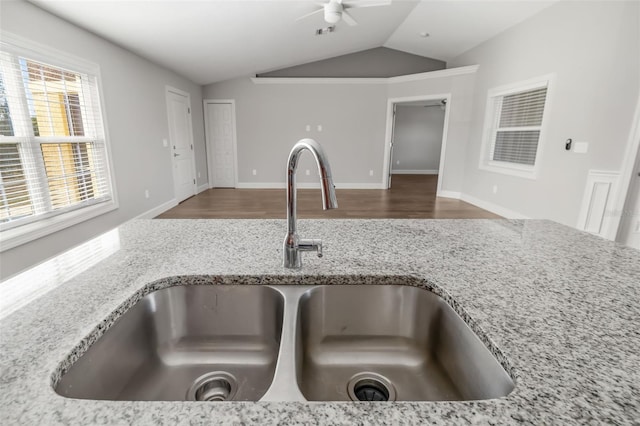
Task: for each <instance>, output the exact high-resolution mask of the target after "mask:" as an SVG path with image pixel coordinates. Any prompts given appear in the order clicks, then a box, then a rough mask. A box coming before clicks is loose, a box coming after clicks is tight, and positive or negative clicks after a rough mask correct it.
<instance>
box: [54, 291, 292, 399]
mask: <svg viewBox="0 0 640 426" xmlns="http://www.w3.org/2000/svg"><path fill="white" fill-rule="evenodd" d="M283 310H284V299H283V297H282V295H281V294H280V293H279V292H278V291H276V290H274V289H273V288H270V287H266V286H208V285H201V286H200V285H198V286H178V287H169V288H165V289H162V290H158V291H154V292H153V293H150V294H148V295H147V296H145V297H144V298H142V299H141V300H140V301H139V302H138V303H137V304H135V305H134V306H133V307H132V308H131V309H129V310H128V311H127V312H126V313H125V314H124V315H122V316H121V317H120V318H119V320H118V321H117V322H116V323H115V324H114V325H113V326H112V327H111V328H109V329H108V330H107V331H106V333H105V334H104V335H103V336H102V337H101V338H100V339H99V340H98V341H97V342H96V343H95V344H93V345H92V346H91V347H90V348H89V349H88V351H87V352H86V353H85V354H84V355H83V356H82V357H80V358H79V359H78V361H77V362H76V363H75V364H73V365H72V366H71V368H70V369H69V371H68V372H67V373H66V374H64V375H63V376H62V379H61V380H60V382H59V383H58V385H57V386H56V388H55V390H56V392H57V393H59V394H60V395H63V396H66V397H72V398H82V399H108V400H133V401H146V400H156V401H170V400H185V399H186V400H188V399H192V400H197V399H200V400H212V401H215V400H226V399H233V400H236V401H257V400H259V399H260V398H261V397H262V395H263V394H264V393H265V391H266V390H267V389H268V388H269V386H270V385H271V382H272V379H273V373H274V371H275V366H276V360H277V357H278V349H279V343H280V334H281V329H282V316H283Z"/></svg>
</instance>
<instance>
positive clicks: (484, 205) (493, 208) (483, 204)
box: [460, 194, 531, 219]
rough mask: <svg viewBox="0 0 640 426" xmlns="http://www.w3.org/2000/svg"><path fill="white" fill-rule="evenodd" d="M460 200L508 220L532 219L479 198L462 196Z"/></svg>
mask: <svg viewBox="0 0 640 426" xmlns="http://www.w3.org/2000/svg"><path fill="white" fill-rule="evenodd" d="M460 195H461V196H460V199H461V200H462V201H465V202H467V203H469V204H473V205H474V206H476V207H480V208H481V209H484V210H487V211H490V212H491V213H495V214H497V215H499V216H502V217H504V218H506V219H531V218H530V217H528V216H526V215H523V214H522V213H518V212H516V211H513V210H509V209H507V208H504V207H502V206H499V205H497V204H493V203H490V202H489V201H485V200H480V199H479V198H475V197H472V196H471V195H468V194H460Z"/></svg>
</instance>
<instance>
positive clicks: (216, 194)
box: [157, 175, 500, 219]
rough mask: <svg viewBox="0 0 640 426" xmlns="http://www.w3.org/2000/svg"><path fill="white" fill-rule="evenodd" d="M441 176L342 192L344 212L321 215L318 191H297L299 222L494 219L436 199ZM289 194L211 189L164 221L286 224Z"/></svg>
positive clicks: (461, 204)
mask: <svg viewBox="0 0 640 426" xmlns="http://www.w3.org/2000/svg"><path fill="white" fill-rule="evenodd" d="M436 185H437V176H435V175H394V176H393V179H392V187H391V189H390V190H382V189H338V190H336V195H337V198H338V205H339V208H338V209H335V210H327V211H323V210H322V202H321V196H320V190H319V189H298V217H299V218H348V219H355V218H358V219H381V218H391V219H401V218H407V219H418V218H419V219H495V218H499V217H500V216H497V215H495V214H493V213H490V212H488V211H486V210H482V209H480V208H478V207H475V206H473V205H471V204H469V203H465V202H464V201H460V200H454V199H450V198H436V196H435V194H436ZM285 203H286V194H285V190H284V189H217V188H216V189H209V190H207V191H204V192H201V193H200V194H198V195H196V196H194V197H191V198H189V199H188V200H185V201H184V202H182V203H180V205H178V206H176V207H174V208H173V209H171V210H168V211H166V212H165V213H163V214H161V215H160V216H158V217H157V218H159V219H281V218H285V217H286V205H285Z"/></svg>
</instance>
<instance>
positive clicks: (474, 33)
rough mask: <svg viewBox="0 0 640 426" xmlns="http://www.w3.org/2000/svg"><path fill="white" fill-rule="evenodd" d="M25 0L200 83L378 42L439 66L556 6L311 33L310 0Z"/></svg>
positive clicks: (316, 18)
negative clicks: (437, 62)
mask: <svg viewBox="0 0 640 426" xmlns="http://www.w3.org/2000/svg"><path fill="white" fill-rule="evenodd" d="M29 1H30V2H31V3H34V4H36V5H38V6H40V7H42V8H43V9H46V10H48V11H50V12H51V13H53V14H55V15H58V16H60V17H62V18H64V19H66V20H68V21H70V22H73V23H75V24H76V25H78V26H81V27H83V28H85V29H87V30H89V31H91V32H93V33H95V34H98V35H100V36H102V37H104V38H106V39H108V40H111V41H112V42H114V43H116V44H119V45H120V46H123V47H125V48H127V49H129V50H131V51H133V52H135V53H137V54H139V55H140V56H143V57H146V58H148V59H150V60H152V61H153V62H156V63H158V64H161V65H163V66H165V67H167V68H169V69H172V70H174V71H176V72H178V73H179V74H181V75H184V76H186V77H188V78H189V79H191V80H193V81H194V82H196V83H198V84H209V83H213V82H216V81H222V80H226V79H229V78H233V77H238V76H246V75H255V74H256V73H261V72H266V71H271V70H274V69H279V68H285V67H289V66H294V65H299V64H303V63H307V62H311V61H316V60H321V59H326V58H330V57H334V56H339V55H343V54H347V53H352V52H357V51H360V50H365V49H370V48H374V47H380V46H386V47H390V48H393V49H398V50H403V51H406V52H410V53H414V54H418V55H423V56H428V57H431V58H435V59H441V60H445V61H447V60H450V59H451V58H454V57H455V56H457V55H459V54H461V53H463V52H464V51H466V50H468V49H470V48H472V47H474V46H476V45H478V44H480V43H482V42H483V41H485V40H487V39H489V38H491V37H493V36H495V35H496V34H498V33H500V32H502V31H504V30H505V29H507V28H509V27H510V26H513V25H515V24H517V23H519V22H521V21H523V20H525V19H527V18H528V17H530V16H532V15H534V14H535V13H537V12H539V11H540V10H542V9H544V8H545V7H548V6H549V5H551V4H553V3H554V1H539V0H537V1H520V0H502V1H483V0H474V1H457V0H394V1H393V3H392V4H391V5H389V6H383V7H370V8H360V9H351V10H350V13H351V15H352V16H353V17H354V18H355V19H356V20H357V21H358V22H359V25H357V26H355V27H350V26H347V25H346V24H344V23H343V22H340V23H338V24H337V28H336V31H335V32H333V33H331V34H327V35H324V36H320V37H318V36H316V35H315V30H316V29H317V28H320V27H324V26H327V25H328V24H326V23H325V22H324V20H323V16H322V14H321V13H320V14H316V15H313V16H310V17H308V18H305V19H303V20H300V21H296V18H298V17H299V16H301V15H304V14H306V13H308V12H310V11H312V10H314V8H315V7H316V6H315V5H314V3H315V2H314V1H311V0H29ZM345 2H346V0H345ZM364 2H366V0H365V1H364ZM423 31H426V32H428V33H429V34H430V36H429V37H427V38H422V37H420V36H419V35H418V33H420V32H423Z"/></svg>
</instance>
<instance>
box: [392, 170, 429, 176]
mask: <svg viewBox="0 0 640 426" xmlns="http://www.w3.org/2000/svg"><path fill="white" fill-rule="evenodd" d="M438 172H439V170H435V169H433V170H431V169H430V170H395V169H392V170H391V174H392V175H437V174H438Z"/></svg>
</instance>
